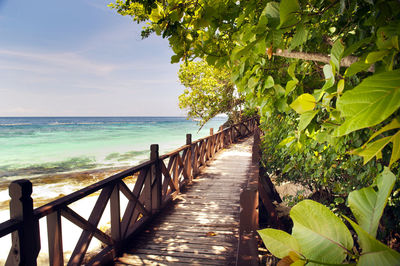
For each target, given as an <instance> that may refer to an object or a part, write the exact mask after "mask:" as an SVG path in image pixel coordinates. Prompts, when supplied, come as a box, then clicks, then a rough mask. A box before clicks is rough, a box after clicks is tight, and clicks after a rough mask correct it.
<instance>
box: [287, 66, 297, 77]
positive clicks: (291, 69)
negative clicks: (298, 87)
mask: <svg viewBox="0 0 400 266" xmlns="http://www.w3.org/2000/svg"><path fill="white" fill-rule="evenodd" d="M295 69H296V62H294V63H291V64H290V66H289V67H288V70H287V72H288V74H289V76H291V77H292V79H294V80H297V78H296V75H295V74H294V70H295Z"/></svg>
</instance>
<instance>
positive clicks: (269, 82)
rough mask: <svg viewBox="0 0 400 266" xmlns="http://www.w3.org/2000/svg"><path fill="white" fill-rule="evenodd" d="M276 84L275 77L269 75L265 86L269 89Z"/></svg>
mask: <svg viewBox="0 0 400 266" xmlns="http://www.w3.org/2000/svg"><path fill="white" fill-rule="evenodd" d="M274 85H275V82H274V78H273V77H272V76H268V78H267V80H266V81H265V85H264V87H265V88H267V89H269V88H272V87H273V86H274Z"/></svg>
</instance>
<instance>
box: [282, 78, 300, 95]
mask: <svg viewBox="0 0 400 266" xmlns="http://www.w3.org/2000/svg"><path fill="white" fill-rule="evenodd" d="M297 83H299V82H298V80H297V79H296V80H289V81H288V83H287V84H286V90H285V96H287V95H288V94H289V93H290V92H292V91H293V90H294V88H296V85H297Z"/></svg>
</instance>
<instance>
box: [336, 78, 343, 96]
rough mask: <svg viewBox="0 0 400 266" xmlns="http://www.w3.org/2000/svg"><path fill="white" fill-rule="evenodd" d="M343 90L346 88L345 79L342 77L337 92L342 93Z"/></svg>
mask: <svg viewBox="0 0 400 266" xmlns="http://www.w3.org/2000/svg"><path fill="white" fill-rule="evenodd" d="M343 90H344V79H341V80H339V81H338V84H337V90H336V92H337V94H339V95H340V94H342V92H343Z"/></svg>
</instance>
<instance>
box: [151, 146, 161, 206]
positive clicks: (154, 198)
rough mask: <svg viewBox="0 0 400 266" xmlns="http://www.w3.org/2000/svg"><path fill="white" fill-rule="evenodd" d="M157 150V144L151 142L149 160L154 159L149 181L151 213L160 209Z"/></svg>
mask: <svg viewBox="0 0 400 266" xmlns="http://www.w3.org/2000/svg"><path fill="white" fill-rule="evenodd" d="M158 150H159V147H158V144H152V145H151V146H150V151H151V153H150V160H151V161H154V164H153V166H152V167H151V171H152V177H153V180H152V181H151V184H152V185H151V206H152V212H153V213H156V212H158V211H159V210H160V208H161V200H162V180H161V165H160V159H159V153H158Z"/></svg>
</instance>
